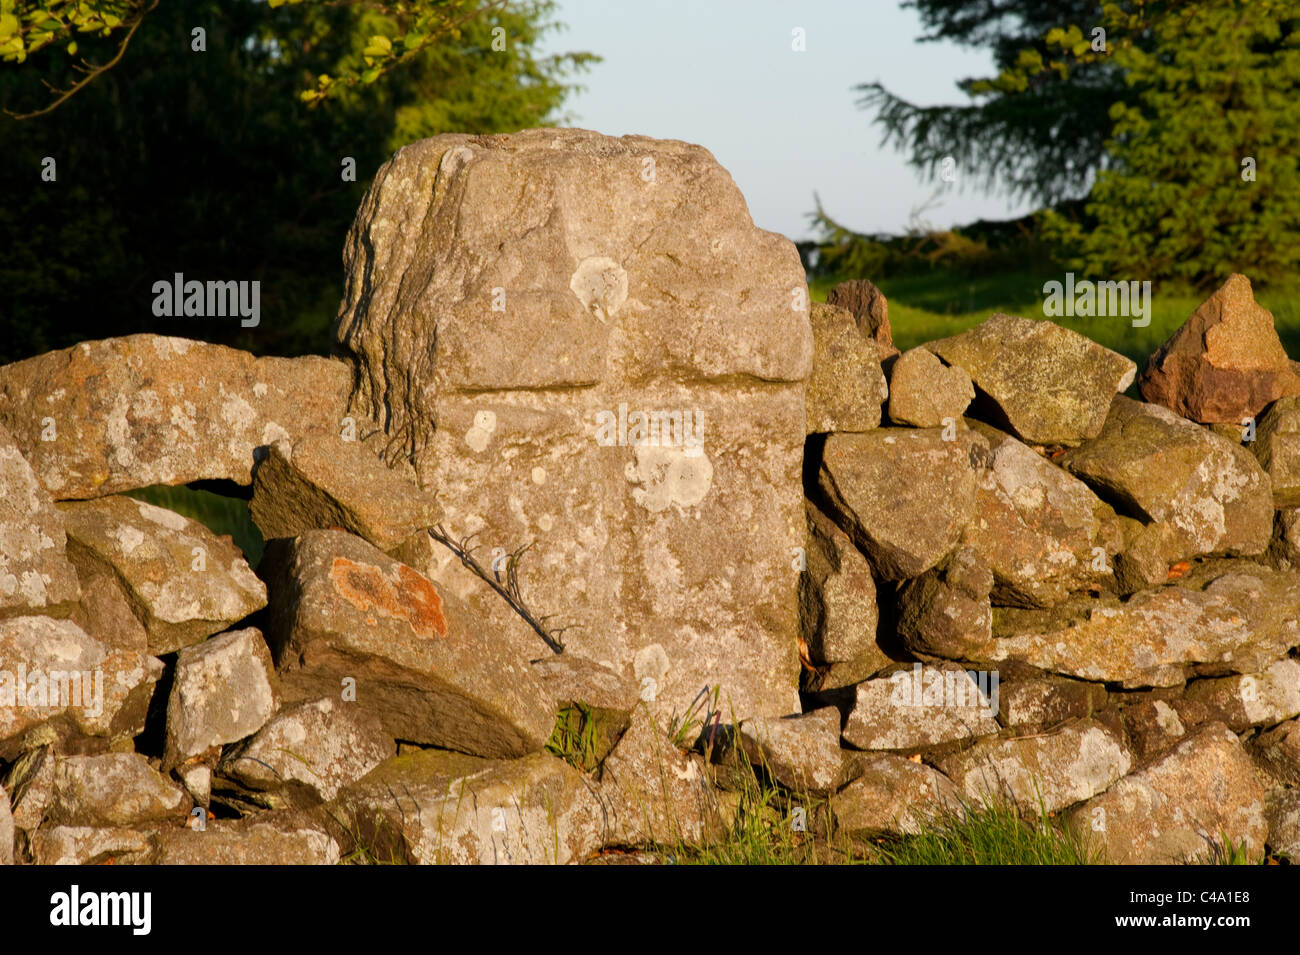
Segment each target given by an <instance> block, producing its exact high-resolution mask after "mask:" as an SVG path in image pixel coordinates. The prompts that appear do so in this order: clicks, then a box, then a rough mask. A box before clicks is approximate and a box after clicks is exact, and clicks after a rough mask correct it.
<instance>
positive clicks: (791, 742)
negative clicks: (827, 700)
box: [740, 706, 844, 796]
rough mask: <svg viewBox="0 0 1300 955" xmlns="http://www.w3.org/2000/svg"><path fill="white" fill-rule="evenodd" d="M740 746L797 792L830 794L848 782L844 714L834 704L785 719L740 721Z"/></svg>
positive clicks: (786, 785)
mask: <svg viewBox="0 0 1300 955" xmlns="http://www.w3.org/2000/svg"><path fill="white" fill-rule="evenodd" d="M740 746H741V748H742V749H743V750H744V752H745V755H746V756H747V757H748V758H749V761H750V763H751V764H752V765H754V766H762V767H764V768H765V769H766V770H767V771H768V772H769V773H770V774H771V775H772V777H773V778H774V779H775V780H776V781H777V782H779V783H780V784H781V785H783V786H785V787H786V788H787V789H790V790H791V791H793V792H795V793H799V794H802V793H809V794H811V795H815V796H829V795H830V794H831V793H833V792H834V791H835V789H836V788H837V787H838V786H839V785H840V784H841V783H842V782H843V781H844V767H843V752H842V751H841V750H840V713H839V710H837V709H835V707H833V706H826V707H822V708H821V709H819V710H813V711H812V712H811V713H804V714H803V715H801V716H788V717H785V718H784V719H771V718H761V717H760V718H758V719H752V720H746V721H745V722H743V723H741V724H740Z"/></svg>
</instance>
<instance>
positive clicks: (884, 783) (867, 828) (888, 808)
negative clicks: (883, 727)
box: [831, 755, 963, 838]
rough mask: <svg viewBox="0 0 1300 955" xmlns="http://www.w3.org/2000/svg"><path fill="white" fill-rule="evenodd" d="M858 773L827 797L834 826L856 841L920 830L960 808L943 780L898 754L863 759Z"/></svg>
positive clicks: (940, 774)
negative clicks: (833, 818)
mask: <svg viewBox="0 0 1300 955" xmlns="http://www.w3.org/2000/svg"><path fill="white" fill-rule="evenodd" d="M861 770H862V774H861V775H860V776H859V777H858V778H857V779H855V780H854V781H853V782H851V783H849V784H848V785H847V786H845V787H844V788H843V789H842V790H840V792H838V793H837V794H836V795H834V796H833V797H831V811H832V812H833V813H834V815H835V825H836V828H837V829H839V830H840V831H842V832H847V833H849V834H850V835H853V836H857V837H860V838H870V837H871V836H877V835H882V834H894V835H904V834H911V833H917V832H920V831H921V830H922V829H923V828H925V826H926V824H928V823H931V822H932V821H933V820H934V819H935V818H936V817H938V816H941V815H944V814H947V813H961V812H962V811H963V807H962V805H961V798H960V796H959V795H958V793H957V790H956V788H955V787H954V786H953V784H952V782H951V781H949V779H948V777H946V776H944V775H943V774H942V773H940V772H938V771H937V770H935V769H932V768H931V767H929V766H926V765H925V764H923V763H914V762H912V761H911V760H908V759H904V758H903V757H902V756H889V755H877V756H872V757H871V758H870V759H865V758H864V760H863V765H862V767H861Z"/></svg>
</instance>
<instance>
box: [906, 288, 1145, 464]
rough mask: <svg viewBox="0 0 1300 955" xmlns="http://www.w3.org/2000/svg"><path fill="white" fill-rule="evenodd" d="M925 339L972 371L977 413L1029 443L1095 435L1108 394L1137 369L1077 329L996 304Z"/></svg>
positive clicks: (1068, 441) (934, 349) (1120, 387)
mask: <svg viewBox="0 0 1300 955" xmlns="http://www.w3.org/2000/svg"><path fill="white" fill-rule="evenodd" d="M925 347H926V348H928V349H930V351H932V352H934V353H935V354H936V355H938V356H939V357H940V358H942V359H943V360H944V361H945V362H947V363H948V364H949V365H960V366H961V367H962V368H963V369H965V370H966V372H967V373H968V374H969V375H970V377H971V380H972V381H973V382H974V383H975V387H976V388H977V389H978V393H977V397H976V400H975V404H974V407H973V408H972V410H971V414H972V415H973V416H974V417H977V418H980V419H981V420H984V421H987V422H988V423H989V424H991V425H994V426H996V427H999V428H1003V429H1004V430H1008V431H1010V432H1011V433H1012V434H1013V435H1015V436H1016V437H1017V438H1019V439H1020V440H1021V441H1027V442H1029V443H1030V444H1063V445H1076V444H1078V443H1079V442H1081V441H1084V440H1086V439H1088V438H1091V437H1093V436H1094V435H1096V434H1097V432H1099V431H1100V430H1101V426H1102V424H1103V423H1104V422H1105V420H1106V411H1107V409H1108V408H1109V407H1110V402H1111V399H1112V398H1114V397H1115V394H1116V393H1117V392H1121V391H1123V390H1124V389H1125V388H1127V387H1128V386H1129V385H1130V384H1132V383H1133V376H1134V374H1136V372H1137V366H1136V365H1134V364H1133V362H1131V361H1129V360H1128V359H1127V358H1125V357H1124V356H1123V355H1119V354H1116V353H1115V352H1113V351H1111V350H1110V349H1108V348H1103V347H1102V346H1101V345H1098V344H1097V343H1096V342H1094V341H1092V340H1091V339H1089V338H1086V337H1084V336H1083V335H1080V334H1079V333H1078V332H1072V331H1070V330H1068V329H1065V328H1061V327H1060V326H1059V325H1055V324H1053V323H1052V322H1048V321H1043V320H1034V319H1028V318H1016V317H1014V316H1011V315H1004V314H1002V313H1001V312H999V313H998V314H996V315H994V316H993V317H991V318H989V319H987V320H985V321H984V322H981V323H980V324H979V325H977V326H975V327H974V328H972V329H970V330H968V331H965V332H962V333H961V334H959V335H954V336H952V337H951V338H943V339H940V340H939V341H934V342H928V343H927V344H926V345H925Z"/></svg>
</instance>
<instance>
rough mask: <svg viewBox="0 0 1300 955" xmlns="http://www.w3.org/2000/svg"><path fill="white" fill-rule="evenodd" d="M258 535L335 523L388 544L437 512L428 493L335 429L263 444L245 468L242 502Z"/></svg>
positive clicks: (383, 546)
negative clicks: (246, 498)
mask: <svg viewBox="0 0 1300 955" xmlns="http://www.w3.org/2000/svg"><path fill="white" fill-rule="evenodd" d="M249 510H250V512H251V514H252V516H253V520H254V521H255V522H256V523H257V527H258V529H259V530H260V531H261V532H262V536H263V537H265V538H267V539H268V540H270V539H273V538H276V537H297V536H298V535H299V534H301V533H302V532H303V531H307V530H312V529H313V528H321V529H324V528H331V527H338V528H342V529H343V530H346V531H351V532H352V533H353V534H356V535H358V536H359V537H364V538H365V539H366V540H368V541H370V543H372V544H374V545H375V546H376V547H378V548H379V549H380V550H382V551H391V550H393V549H394V548H395V547H397V546H399V545H400V544H402V543H403V542H405V541H406V540H407V539H408V538H410V537H411V535H412V534H415V533H417V532H419V531H421V530H423V529H424V528H426V527H433V526H434V525H436V524H437V523H438V522H439V520H440V519H441V516H442V512H441V509H440V508H439V507H438V504H437V501H436V500H435V499H434V497H433V495H432V494H429V493H427V492H425V491H421V490H420V488H419V487H417V486H416V484H415V482H414V481H412V480H410V479H409V478H408V477H407V476H406V475H405V474H403V473H401V472H400V471H396V470H394V469H392V468H389V467H385V466H384V464H383V462H382V461H380V460H379V459H378V458H377V457H375V455H374V453H373V452H372V451H371V450H370V448H368V447H366V446H365V445H363V444H362V443H361V442H359V441H355V440H353V441H345V440H343V439H342V437H340V436H338V435H329V436H324V435H312V436H309V437H306V438H302V439H300V440H299V441H298V443H297V444H294V445H293V446H292V447H290V445H289V444H288V442H283V441H282V442H277V443H276V444H273V445H271V447H270V449H269V450H268V453H267V456H266V458H265V460H263V461H262V462H261V463H260V464H259V465H258V466H257V470H256V471H254V472H253V500H252V503H251V504H250V505H249Z"/></svg>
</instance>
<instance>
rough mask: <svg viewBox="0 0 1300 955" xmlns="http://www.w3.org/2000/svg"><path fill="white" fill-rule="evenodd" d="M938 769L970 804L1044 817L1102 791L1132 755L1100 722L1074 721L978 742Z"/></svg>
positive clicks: (1127, 765) (1126, 768) (1128, 764)
mask: <svg viewBox="0 0 1300 955" xmlns="http://www.w3.org/2000/svg"><path fill="white" fill-rule="evenodd" d="M938 766H939V769H940V770H941V771H942V772H943V773H944V775H946V776H947V777H948V778H949V779H951V780H952V782H953V785H954V786H956V787H957V789H958V790H959V791H960V792H962V793H963V794H964V795H965V797H966V799H967V800H968V801H969V802H970V803H972V804H979V803H988V804H996V803H998V802H999V801H1000V800H1001V799H1003V798H1006V799H1010V800H1012V801H1014V802H1015V803H1016V804H1017V805H1018V806H1019V807H1020V809H1021V810H1023V811H1025V812H1030V813H1044V812H1056V811H1057V810H1060V809H1064V808H1065V807H1066V806H1069V805H1071V804H1073V803H1076V802H1079V801H1081V800H1084V799H1088V798H1090V797H1092V796H1095V795H1097V793H1099V792H1102V791H1104V790H1105V789H1107V788H1108V787H1109V786H1110V785H1111V784H1112V783H1113V782H1115V780H1117V779H1119V778H1120V777H1121V776H1123V775H1124V774H1125V773H1127V772H1128V771H1129V769H1131V768H1132V766H1133V757H1132V754H1131V753H1129V751H1128V749H1127V747H1125V745H1124V742H1123V740H1121V739H1120V738H1119V737H1117V736H1116V735H1115V734H1114V733H1112V732H1111V731H1110V730H1108V729H1106V728H1105V727H1104V726H1102V725H1101V724H1100V723H1097V722H1096V721H1094V720H1080V721H1079V722H1076V723H1067V724H1065V725H1064V726H1062V727H1060V728H1059V729H1056V730H1054V731H1052V732H1050V733H1040V734H1037V735H1034V736H1028V737H1022V738H1019V739H1015V738H1012V739H989V740H981V741H979V742H978V743H976V744H975V745H974V746H972V747H970V748H969V749H965V750H962V751H961V752H960V753H954V754H953V755H951V756H947V757H945V758H943V759H941V760H939V762H938Z"/></svg>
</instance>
